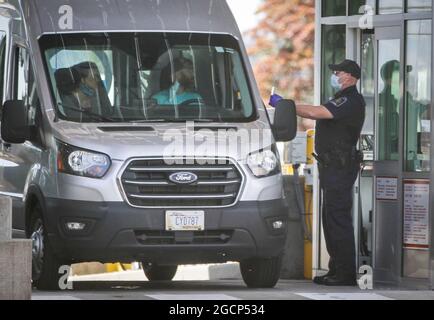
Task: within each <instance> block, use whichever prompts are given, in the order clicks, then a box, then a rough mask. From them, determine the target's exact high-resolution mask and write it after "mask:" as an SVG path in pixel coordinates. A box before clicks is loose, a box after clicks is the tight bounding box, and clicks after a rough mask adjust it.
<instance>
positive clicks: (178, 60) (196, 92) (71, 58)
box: [40, 33, 256, 122]
mask: <svg viewBox="0 0 434 320" xmlns="http://www.w3.org/2000/svg"><path fill="white" fill-rule="evenodd" d="M40 45H41V48H42V52H43V54H44V58H45V64H46V71H47V73H48V74H49V77H50V83H51V87H52V94H53V98H54V101H55V103H56V107H57V114H58V116H59V117H60V118H61V119H64V120H67V121H74V122H147V121H149V122H160V121H161V122H178V121H180V122H182V121H204V122H207V121H209V122H250V121H253V120H255V119H256V110H255V107H254V104H253V101H252V95H251V90H250V86H249V83H248V81H247V75H246V69H245V66H244V65H243V62H242V58H241V55H240V53H239V46H238V43H237V41H236V39H234V38H233V37H231V36H229V35H216V34H211V35H210V34H186V33H182V34H180V33H104V34H102V33H98V34H88V33H87V34H67V35H59V34H57V35H46V36H44V37H42V38H41V40H40Z"/></svg>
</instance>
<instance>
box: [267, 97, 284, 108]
mask: <svg viewBox="0 0 434 320" xmlns="http://www.w3.org/2000/svg"><path fill="white" fill-rule="evenodd" d="M280 100H283V97H281V96H279V95H278V94H273V95H272V96H271V97H270V101H269V102H268V104H269V105H270V106H272V107H273V108H276V105H277V103H278V102H279V101H280Z"/></svg>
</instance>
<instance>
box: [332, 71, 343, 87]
mask: <svg viewBox="0 0 434 320" xmlns="http://www.w3.org/2000/svg"><path fill="white" fill-rule="evenodd" d="M330 84H331V86H332V87H333V88H334V89H337V90H341V89H342V84H341V83H339V77H338V76H337V75H335V74H332V76H331V78H330Z"/></svg>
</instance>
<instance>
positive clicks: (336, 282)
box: [323, 275, 357, 286]
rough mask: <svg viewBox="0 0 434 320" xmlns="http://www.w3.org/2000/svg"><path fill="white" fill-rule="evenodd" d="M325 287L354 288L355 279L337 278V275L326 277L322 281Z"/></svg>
mask: <svg viewBox="0 0 434 320" xmlns="http://www.w3.org/2000/svg"><path fill="white" fill-rule="evenodd" d="M323 284H324V285H326V286H355V285H357V281H356V277H355V276H354V277H353V276H351V277H339V276H337V275H334V276H331V277H326V278H325V279H324V280H323Z"/></svg>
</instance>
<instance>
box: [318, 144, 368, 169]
mask: <svg viewBox="0 0 434 320" xmlns="http://www.w3.org/2000/svg"><path fill="white" fill-rule="evenodd" d="M312 156H313V157H314V158H315V159H316V160H317V161H318V164H319V165H320V166H321V167H323V168H328V167H334V168H337V169H345V168H352V167H353V166H356V165H360V164H361V163H362V162H363V153H362V152H361V151H359V150H357V149H356V148H352V149H351V150H349V151H348V150H338V149H336V150H332V151H328V152H323V153H321V154H319V155H317V154H315V153H313V154H312Z"/></svg>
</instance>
